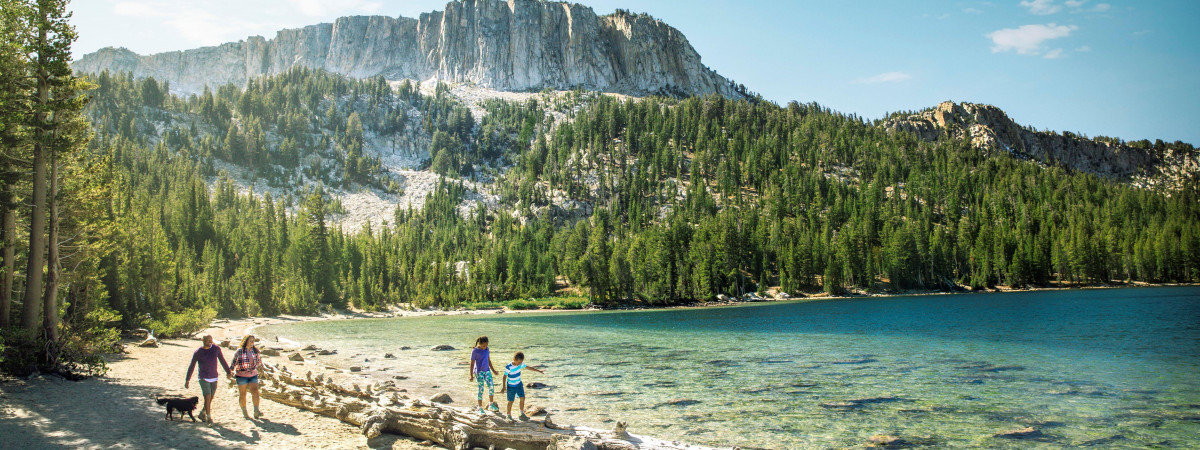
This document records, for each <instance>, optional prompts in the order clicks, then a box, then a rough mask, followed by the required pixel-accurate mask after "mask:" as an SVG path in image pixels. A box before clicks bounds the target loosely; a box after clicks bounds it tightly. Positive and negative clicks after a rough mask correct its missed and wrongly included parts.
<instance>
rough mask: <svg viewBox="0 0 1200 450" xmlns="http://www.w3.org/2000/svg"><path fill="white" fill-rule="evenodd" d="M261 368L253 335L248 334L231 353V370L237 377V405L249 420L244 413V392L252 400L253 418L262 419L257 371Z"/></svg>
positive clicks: (243, 414)
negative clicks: (259, 407)
mask: <svg viewBox="0 0 1200 450" xmlns="http://www.w3.org/2000/svg"><path fill="white" fill-rule="evenodd" d="M261 367H262V355H261V354H259V352H258V347H255V346H254V335H251V334H248V335H246V337H244V338H242V345H241V347H238V349H237V351H236V352H233V370H234V371H235V372H234V375H236V376H237V387H238V404H240V405H242V416H243V417H245V418H247V419H249V418H250V414H249V413H247V412H246V392H247V391H249V392H250V395H251V396H252V397H253V399H254V418H255V419H259V418H262V412H260V411H259V410H258V369H259V368H261Z"/></svg>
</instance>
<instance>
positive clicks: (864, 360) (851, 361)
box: [831, 358, 878, 364]
mask: <svg viewBox="0 0 1200 450" xmlns="http://www.w3.org/2000/svg"><path fill="white" fill-rule="evenodd" d="M876 361H878V360H877V359H875V358H859V359H842V360H838V361H833V362H831V364H866V363H873V362H876Z"/></svg>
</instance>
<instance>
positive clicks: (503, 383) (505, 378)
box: [500, 370, 508, 394]
mask: <svg viewBox="0 0 1200 450" xmlns="http://www.w3.org/2000/svg"><path fill="white" fill-rule="evenodd" d="M505 389H508V371H507V370H506V371H504V376H502V377H500V393H501V394H503V393H504V390H505Z"/></svg>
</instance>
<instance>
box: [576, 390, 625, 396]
mask: <svg viewBox="0 0 1200 450" xmlns="http://www.w3.org/2000/svg"><path fill="white" fill-rule="evenodd" d="M586 395H595V396H597V397H611V396H615V395H625V393H624V392H621V391H592V392H588V393H587V394H586Z"/></svg>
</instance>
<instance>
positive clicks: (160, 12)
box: [113, 0, 263, 45]
mask: <svg viewBox="0 0 1200 450" xmlns="http://www.w3.org/2000/svg"><path fill="white" fill-rule="evenodd" d="M113 13H115V14H116V15H119V16H130V17H157V18H159V20H160V21H161V23H162V24H164V25H166V26H168V27H170V28H174V29H175V31H176V32H177V33H178V34H179V36H180V37H182V38H183V39H184V40H186V41H188V42H190V43H192V44H196V45H218V44H222V43H225V42H229V41H236V40H238V39H243V38H245V37H246V36H248V35H251V34H253V33H254V30H256V29H258V28H260V27H261V26H262V25H263V23H262V22H249V21H246V20H240V19H231V18H228V17H218V16H217V15H215V14H213V13H212V12H209V11H207V10H205V9H201V8H198V7H196V6H195V5H189V6H184V7H182V8H179V7H175V8H163V7H161V5H157V4H155V3H152V2H145V1H137V0H130V1H122V2H118V3H115V4H113Z"/></svg>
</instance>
